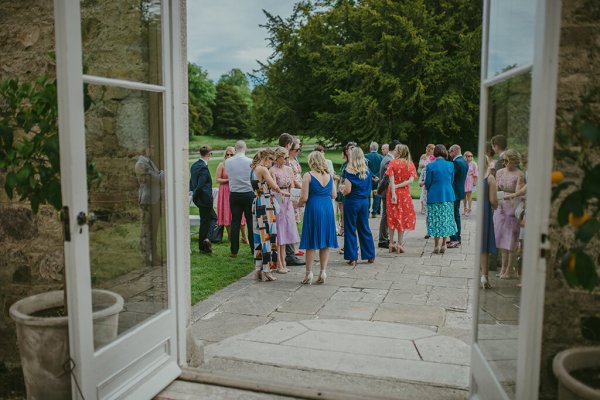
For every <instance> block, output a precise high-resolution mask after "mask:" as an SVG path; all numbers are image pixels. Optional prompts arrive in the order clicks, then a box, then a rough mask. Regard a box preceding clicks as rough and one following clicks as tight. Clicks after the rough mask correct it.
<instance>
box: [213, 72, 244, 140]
mask: <svg viewBox="0 0 600 400" xmlns="http://www.w3.org/2000/svg"><path fill="white" fill-rule="evenodd" d="M213 115H214V124H213V127H212V129H211V133H213V134H215V135H217V136H222V137H227V138H232V139H240V138H243V137H249V136H250V127H249V124H250V111H249V110H248V104H246V102H245V101H244V99H243V98H242V96H241V95H240V94H239V92H238V90H237V89H236V88H235V87H234V86H231V85H228V84H225V83H219V84H218V85H217V96H216V99H215V106H214V108H213Z"/></svg>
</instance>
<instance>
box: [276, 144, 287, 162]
mask: <svg viewBox="0 0 600 400" xmlns="http://www.w3.org/2000/svg"><path fill="white" fill-rule="evenodd" d="M287 155H288V151H287V150H286V148H285V147H281V146H279V147H276V148H275V159H276V160H277V159H278V158H279V157H285V156H287Z"/></svg>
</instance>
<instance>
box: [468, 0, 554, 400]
mask: <svg viewBox="0 0 600 400" xmlns="http://www.w3.org/2000/svg"><path fill="white" fill-rule="evenodd" d="M484 5H485V6H484V20H483V41H482V74H481V76H482V83H481V103H480V104H481V108H480V139H479V160H480V165H481V161H482V160H483V158H484V154H485V152H486V144H487V143H489V142H490V139H491V138H492V137H494V136H496V135H503V136H505V137H506V139H507V141H508V149H512V150H515V151H516V153H517V157H518V158H519V159H520V160H517V161H516V163H517V164H520V165H519V167H518V169H519V170H520V171H521V173H522V174H523V175H524V178H525V183H526V185H527V187H526V190H525V193H524V194H523V195H522V196H519V197H517V198H515V199H511V200H508V201H506V200H505V201H504V202H503V204H502V202H501V204H500V205H499V211H501V214H502V215H495V216H494V219H493V221H494V224H495V230H496V233H495V234H493V233H492V235H494V237H495V239H496V240H497V242H498V243H496V244H497V245H498V247H504V248H510V244H511V243H515V248H514V251H512V252H508V251H505V250H501V249H498V251H497V257H498V270H490V271H489V273H488V279H489V282H490V283H491V288H486V289H484V288H482V286H481V285H480V286H479V288H475V295H474V299H475V301H474V312H473V317H474V340H473V346H472V356H471V398H474V399H486V400H487V399H522V400H526V399H534V398H537V397H538V386H539V371H540V351H541V336H542V318H543V305H544V287H545V285H544V282H545V276H546V272H545V271H546V264H545V258H544V248H545V246H546V245H547V243H545V238H546V232H547V229H548V215H549V207H550V189H551V185H550V173H551V168H552V157H551V154H553V144H554V135H553V132H554V115H555V114H554V113H555V105H556V87H557V70H558V44H559V31H560V1H554V0H525V1H524V0H508V1H507V0H485V1H484ZM507 154H508V152H507ZM514 155H515V154H514V152H511V153H510V156H511V157H514ZM511 157H509V158H511ZM505 158H506V157H505ZM527 160H528V161H529V162H528V163H527V162H523V161H527ZM519 161H520V162H519ZM510 169H512V171H511V173H510V174H506V173H505V174H500V177H499V176H498V174H499V172H498V171H496V178H497V181H498V186H499V189H500V190H503V191H505V193H506V194H508V193H510V192H513V191H515V189H518V187H517V188H516V187H515V186H518V185H514V184H513V183H514V182H511V180H510V179H507V175H518V170H516V171H515V161H513V165H512V166H510ZM484 184H485V182H484V170H483V169H481V174H480V176H479V185H480V186H479V188H483V186H484ZM482 195H483V191H482V190H481V189H480V190H479V193H478V196H482ZM482 203H483V199H482V198H478V205H479V207H478V215H477V226H478V240H477V241H476V243H477V251H478V253H477V254H478V256H477V257H476V265H481V266H482V270H483V271H485V269H486V267H491V266H492V265H493V264H495V263H494V262H493V256H490V255H489V252H488V251H487V250H489V239H488V238H486V237H485V234H484V233H483V232H484V229H483V227H484V226H485V225H486V223H485V220H486V215H485V213H484V212H483V209H484V207H483V206H482ZM519 203H522V205H525V207H524V210H525V217H524V219H523V222H521V220H520V218H521V210H520V208H523V207H522V205H519ZM496 213H497V212H496ZM515 223H517V225H516V226H515ZM520 225H522V226H520ZM517 226H519V227H517ZM511 227H515V228H516V229H514V230H513V231H512V232H511V229H510V228H511ZM511 237H512V238H511ZM515 241H516V242H515ZM502 253H504V254H502ZM511 255H512V257H510V256H511ZM503 256H504V259H505V261H504V262H505V263H506V265H507V266H508V265H510V269H509V270H508V273H507V274H505V277H508V276H507V275H512V277H513V278H514V275H515V273H516V272H518V273H519V274H520V278H519V279H518V280H517V279H500V278H499V277H495V275H496V274H497V273H500V272H501V265H502V261H501V260H502V258H503ZM509 260H510V261H509ZM507 261H509V262H507ZM475 282H477V283H479V282H480V273H479V271H477V272H476V280H475ZM519 282H520V284H518V283H519Z"/></svg>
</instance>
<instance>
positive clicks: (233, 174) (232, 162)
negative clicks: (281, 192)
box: [225, 140, 254, 257]
mask: <svg viewBox="0 0 600 400" xmlns="http://www.w3.org/2000/svg"><path fill="white" fill-rule="evenodd" d="M246 150H247V147H246V142H244V141H243V140H238V141H237V142H236V143H235V155H234V156H233V157H230V158H228V159H227V160H225V170H226V171H227V175H229V189H230V191H231V194H230V195H229V207H230V208H231V237H230V238H229V240H230V241H231V254H230V255H229V256H230V257H237V254H238V251H239V250H240V226H241V225H242V214H243V215H244V216H245V217H246V227H247V228H248V241H249V242H250V252H251V253H252V254H254V234H253V229H252V202H253V200H254V191H253V190H252V184H251V183H250V174H251V173H252V170H251V169H250V164H251V163H252V160H251V159H250V158H248V157H246Z"/></svg>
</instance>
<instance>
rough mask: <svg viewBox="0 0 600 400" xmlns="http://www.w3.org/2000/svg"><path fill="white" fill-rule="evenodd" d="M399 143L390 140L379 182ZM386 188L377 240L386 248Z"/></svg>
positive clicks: (387, 237) (382, 194) (382, 198)
mask: <svg viewBox="0 0 600 400" xmlns="http://www.w3.org/2000/svg"><path fill="white" fill-rule="evenodd" d="M399 144H400V141H398V140H396V139H394V140H392V141H391V142H390V145H389V149H390V150H389V152H388V153H387V154H386V155H385V157H383V159H382V160H381V167H380V168H379V176H380V177H381V179H380V180H379V182H380V183H381V181H382V180H383V178H384V177H385V172H386V171H387V167H388V164H389V163H390V161H392V160H393V159H394V157H396V146H397V145H399ZM386 192H387V190H386V191H385V192H383V193H381V203H382V204H381V221H379V240H378V242H379V243H378V244H377V247H381V248H384V249H387V248H388V247H389V245H390V238H389V236H388V226H387V207H386V203H385V202H386V195H387V193H386Z"/></svg>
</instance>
